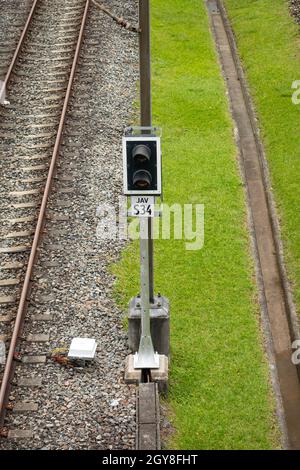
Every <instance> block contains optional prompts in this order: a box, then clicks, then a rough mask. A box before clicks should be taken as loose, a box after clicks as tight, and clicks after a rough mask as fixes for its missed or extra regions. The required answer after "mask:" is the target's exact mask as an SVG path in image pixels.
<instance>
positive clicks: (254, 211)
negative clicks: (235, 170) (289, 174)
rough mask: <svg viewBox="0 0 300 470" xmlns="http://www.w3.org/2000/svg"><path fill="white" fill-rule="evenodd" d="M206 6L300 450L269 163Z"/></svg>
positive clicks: (285, 425) (284, 409)
mask: <svg viewBox="0 0 300 470" xmlns="http://www.w3.org/2000/svg"><path fill="white" fill-rule="evenodd" d="M207 7H208V12H209V15H210V19H211V26H212V30H213V34H214V38H215V42H216V46H217V49H218V53H219V58H220V62H221V66H222V69H223V74H224V78H225V80H226V85H227V89H228V94H229V98H230V105H231V112H232V115H233V119H234V121H235V125H236V130H237V144H238V147H239V151H240V165H241V170H242V174H243V177H244V181H245V186H246V188H247V198H248V207H249V219H250V220H249V223H250V231H251V235H252V241H253V247H254V256H255V260H256V269H257V282H258V286H259V291H260V303H261V311H262V320H263V325H264V332H265V338H266V342H265V343H266V349H267V352H268V356H269V361H270V364H271V370H273V374H272V379H273V385H274V389H275V394H276V396H277V410H278V416H279V418H280V422H281V425H282V431H283V435H284V438H283V445H284V447H286V448H289V449H298V450H299V449H300V384H299V378H298V371H297V367H296V366H295V365H294V364H293V363H292V353H293V350H292V342H293V341H294V340H295V339H297V338H299V332H298V323H297V319H296V314H295V309H294V306H293V302H292V298H291V293H290V288H289V284H288V280H287V275H286V271H285V267H284V260H283V256H282V246H281V241H280V230H279V224H278V220H277V216H276V211H275V208H274V207H275V205H274V202H273V198H272V192H271V189H270V182H269V174H268V165H267V162H266V158H265V155H264V149H263V146H262V143H261V141H260V137H259V131H258V128H257V122H256V119H255V114H254V111H253V107H252V102H251V98H250V96H249V93H248V89H247V85H246V80H245V76H244V72H243V69H242V66H241V63H240V59H239V55H238V51H237V47H236V44H235V39H234V35H233V32H232V30H231V27H230V24H229V21H228V19H227V16H226V11H225V9H224V6H223V2H221V1H220V0H207Z"/></svg>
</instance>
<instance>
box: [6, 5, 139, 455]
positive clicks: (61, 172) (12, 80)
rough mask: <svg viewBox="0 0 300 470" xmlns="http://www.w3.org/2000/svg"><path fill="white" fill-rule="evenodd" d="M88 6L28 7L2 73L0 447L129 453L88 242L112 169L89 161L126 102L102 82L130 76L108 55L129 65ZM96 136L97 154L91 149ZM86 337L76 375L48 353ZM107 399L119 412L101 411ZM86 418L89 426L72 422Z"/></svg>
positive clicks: (110, 338) (112, 348)
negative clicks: (87, 352)
mask: <svg viewBox="0 0 300 470" xmlns="http://www.w3.org/2000/svg"><path fill="white" fill-rule="evenodd" d="M89 3H90V2H88V1H84V0H78V1H76V2H74V1H69V2H68V1H66V2H63V3H62V2H60V1H48V0H38V1H37V2H31V4H30V6H32V7H34V9H33V10H32V13H33V15H32V19H31V20H30V22H29V23H28V25H29V27H28V31H27V33H26V34H24V35H23V36H24V37H23V38H22V45H21V47H19V52H18V53H16V54H15V56H14V65H13V66H11V67H9V66H8V67H7V70H8V71H9V70H10V69H11V71H10V77H9V80H7V84H8V89H7V92H8V93H7V95H8V96H7V97H8V99H9V102H10V104H9V105H8V106H6V107H0V135H1V139H0V154H1V159H2V167H1V171H2V174H1V229H0V231H1V232H0V237H1V240H0V335H1V338H0V339H2V340H4V341H5V344H6V350H8V349H9V353H8V355H7V360H6V365H5V370H3V368H2V369H1V366H0V374H1V395H0V397H1V425H2V428H1V435H2V437H3V439H2V440H1V439H0V448H1V449H14V448H16V446H17V448H28V447H31V448H62V449H65V448H68V449H69V448H86V447H88V448H99V446H100V448H101V447H102V446H103V448H108V446H109V445H110V444H111V443H114V445H115V448H126V449H128V448H131V447H133V446H134V433H135V422H134V416H135V393H134V391H135V388H134V387H128V386H125V385H123V384H120V377H121V375H123V370H122V365H123V363H124V361H123V359H122V357H123V355H124V359H125V354H126V346H125V344H126V343H125V341H126V339H125V334H124V333H123V332H121V330H122V325H121V320H120V319H119V317H117V318H115V317H114V316H113V315H112V314H111V312H110V311H109V309H111V305H110V304H111V303H112V301H110V300H109V299H107V295H106V290H107V286H108V284H109V283H110V282H111V280H110V278H109V276H108V274H107V273H106V271H105V265H106V263H109V261H110V260H111V259H113V256H114V255H115V250H116V247H115V246H113V245H112V246H111V247H103V248H102V247H101V244H100V245H99V242H98V241H97V240H96V239H95V232H96V224H97V220H96V219H95V212H96V207H97V206H96V204H97V202H98V200H99V199H97V197H98V198H99V195H100V199H101V197H103V196H101V194H102V193H105V195H106V194H107V190H105V187H106V181H107V180H106V176H107V177H108V178H110V177H111V176H112V175H113V174H114V178H115V174H116V170H115V167H118V166H119V164H118V161H117V160H115V161H111V169H108V171H107V175H106V176H105V174H103V172H102V171H101V165H102V164H104V163H105V162H106V161H107V158H108V155H107V153H108V154H110V156H111V152H112V151H116V152H118V149H119V139H120V137H119V136H118V135H117V136H116V137H114V135H116V130H115V129H114V126H115V125H116V124H115V123H116V122H119V124H118V125H119V126H120V131H118V133H119V132H120V133H121V125H122V124H123V122H126V119H127V117H126V116H127V115H125V116H123V115H122V113H120V111H119V114H120V116H118V114H116V113H115V112H114V111H112V106H113V108H114V107H115V106H116V109H118V106H119V108H120V109H121V110H122V109H125V110H126V108H125V106H124V104H125V100H126V101H127V96H126V95H128V92H126V93H124V94H121V93H119V95H118V94H117V96H114V97H113V96H112V95H111V81H112V80H114V81H115V82H117V80H118V82H119V87H120V90H122V89H123V88H124V83H123V82H124V80H126V82H127V80H128V77H127V76H126V74H124V77H122V72H120V69H121V70H123V67H122V65H121V66H117V65H115V64H112V65H111V60H110V59H109V58H108V54H109V52H110V51H111V48H112V47H115V48H116V50H117V51H121V52H118V53H119V54H120V56H121V58H122V57H123V56H124V60H126V63H127V66H129V67H130V66H131V65H130V61H129V58H130V54H131V52H130V49H129V51H128V54H127V53H123V51H122V47H121V45H122V46H123V44H124V41H127V43H129V37H128V36H126V34H127V32H125V33H124V38H123V42H122V39H119V38H118V36H119V34H116V33H111V26H110V23H108V24H107V25H106V26H105V25H104V28H103V32H102V34H99V21H100V20H99V16H98V15H97V14H96V12H95V11H92V9H91V8H89ZM28 10H29V9H28ZM100 19H101V18H100ZM24 24H25V21H24ZM84 30H85V31H86V30H88V33H87V32H86V33H85V36H84V41H83V44H82V37H83V34H82V33H83V31H84ZM99 36H100V37H101V36H102V43H101V41H100V39H99ZM103 37H107V38H108V43H109V44H106V43H105V41H103ZM116 39H117V42H116ZM118 41H119V43H118ZM129 45H130V43H129ZM90 49H93V52H90ZM106 49H107V50H106ZM95 50H96V51H97V50H98V51H99V54H100V56H98V57H97V55H95ZM102 54H103V55H105V54H106V56H105V57H102ZM132 61H133V64H134V65H135V62H134V58H133V59H132ZM128 63H129V65H128ZM99 64H100V66H99ZM76 65H77V69H79V71H80V73H79V72H78V71H77V72H76V74H75V69H76ZM132 66H133V65H132ZM99 69H100V71H99ZM101 69H103V73H102V74H101ZM99 72H100V73H99ZM108 72H109V73H108ZM99 76H101V81H100V80H99ZM95 77H97V80H95ZM122 80H123V82H122ZM133 80H134V77H133ZM116 88H117V89H118V86H116ZM98 96H99V97H100V98H98ZM99 99H101V100H102V102H100V103H99ZM98 108H99V111H98ZM126 112H127V111H126ZM106 129H107V130H109V133H108V136H107V139H108V140H107V150H106V149H105V148H102V149H101V148H99V144H100V143H101V141H102V140H105V137H102V136H105V131H106ZM98 134H99V135H98ZM99 136H100V137H99ZM99 152H101V153H100V155H99ZM87 157H88V160H87ZM110 171H111V172H112V174H110ZM101 179H102V180H103V181H102V182H101V184H100V187H99V190H98V186H99V181H101ZM108 181H109V180H108ZM92 188H93V190H92ZM99 191H100V192H99ZM117 194H118V193H117V192H116V194H114V195H112V198H113V199H115V200H116V201H117ZM91 211H92V214H91ZM95 279H99V281H98V282H96V280H95ZM99 285H101V286H102V285H103V286H105V287H103V288H102V287H99ZM99 309H101V311H100V312H99ZM118 315H119V313H118ZM89 331H90V332H91V333H90V335H94V334H96V331H97V333H98V337H99V336H101V341H102V342H103V343H104V344H105V342H107V343H108V347H107V350H105V351H101V362H100V361H99V362H98V361H97V360H96V361H95V364H94V367H86V368H85V369H82V368H80V367H78V369H74V368H73V367H72V366H69V365H68V364H64V362H63V361H64V354H62V355H61V354H60V351H61V350H62V349H63V350H64V351H65V350H66V349H67V347H68V344H69V341H70V338H72V337H73V336H83V335H86V334H88V333H89ZM80 332H82V334H80ZM122 335H123V336H124V338H123V336H122ZM57 350H59V353H58V354H56V353H57ZM119 356H121V358H120V357H119ZM60 361H61V362H60ZM114 368H115V369H114ZM101 374H104V376H105V379H103V380H102V378H101ZM109 375H112V376H113V377H112V384H109V383H107V377H108V376H109ZM88 379H89V380H88ZM70 383H72V384H73V388H72V387H71V386H70ZM89 387H90V389H91V392H90V393H88V392H85V390H86V389H87V388H89ZM71 390H72V391H71ZM52 393H53V394H54V395H53V396H52ZM93 393H98V394H99V397H101V398H99V399H100V400H101V403H102V406H101V409H100V410H99V406H98V405H99V403H98V401H97V400H92V401H91V397H92V396H93ZM76 400H78V406H76V405H72V407H71V403H72V404H74V403H75V401H76ZM87 400H88V404H87ZM106 402H107V403H106ZM119 402H120V405H119V407H118V410H117V412H116V411H115V409H114V408H113V407H112V408H110V406H111V403H112V404H113V405H112V406H117V404H118V403H119ZM73 406H74V407H75V408H76V410H73ZM68 413H72V417H70V416H69V415H68ZM84 413H85V414H86V416H88V420H90V421H88V420H87V422H86V423H84V424H83V423H82V419H83V418H82V416H83V414H84ZM41 416H42V420H41ZM72 426H73V427H74V428H76V433H75V431H73V427H72ZM57 428H59V431H58V430H57ZM97 429H101V433H103V435H102V434H101V435H100V433H99V430H98V431H97ZM113 429H114V430H115V429H117V431H115V432H114V435H113V436H112V430H113ZM87 436H89V437H87ZM5 437H6V438H8V439H6V438H5Z"/></svg>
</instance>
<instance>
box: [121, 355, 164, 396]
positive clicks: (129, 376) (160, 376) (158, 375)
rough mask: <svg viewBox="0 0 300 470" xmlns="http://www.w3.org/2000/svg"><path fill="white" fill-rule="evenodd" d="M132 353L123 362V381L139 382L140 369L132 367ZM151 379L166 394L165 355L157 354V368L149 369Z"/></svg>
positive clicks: (140, 380) (140, 378)
mask: <svg viewBox="0 0 300 470" xmlns="http://www.w3.org/2000/svg"><path fill="white" fill-rule="evenodd" d="M133 361H134V355H133V354H130V355H129V356H127V357H126V363H125V382H126V383H129V384H136V385H138V384H140V383H141V382H142V371H141V370H140V369H135V368H134V364H133ZM150 374H151V381H152V382H154V383H157V386H158V390H159V392H160V393H162V394H164V395H167V393H168V374H169V360H168V358H167V356H164V355H160V356H159V369H151V370H150Z"/></svg>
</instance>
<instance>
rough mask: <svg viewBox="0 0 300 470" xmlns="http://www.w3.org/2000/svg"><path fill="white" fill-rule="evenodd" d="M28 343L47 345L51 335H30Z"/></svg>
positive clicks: (27, 339)
mask: <svg viewBox="0 0 300 470" xmlns="http://www.w3.org/2000/svg"><path fill="white" fill-rule="evenodd" d="M26 341H28V342H29V343H45V342H47V341H49V334H48V333H46V334H43V333H38V334H29V335H28V336H27V338H26Z"/></svg>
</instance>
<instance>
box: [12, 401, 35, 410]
mask: <svg viewBox="0 0 300 470" xmlns="http://www.w3.org/2000/svg"><path fill="white" fill-rule="evenodd" d="M37 410H38V404H37V403H33V402H29V401H28V402H27V401H18V402H16V403H15V404H14V406H13V412H14V413H25V412H27V411H37Z"/></svg>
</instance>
